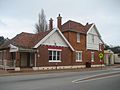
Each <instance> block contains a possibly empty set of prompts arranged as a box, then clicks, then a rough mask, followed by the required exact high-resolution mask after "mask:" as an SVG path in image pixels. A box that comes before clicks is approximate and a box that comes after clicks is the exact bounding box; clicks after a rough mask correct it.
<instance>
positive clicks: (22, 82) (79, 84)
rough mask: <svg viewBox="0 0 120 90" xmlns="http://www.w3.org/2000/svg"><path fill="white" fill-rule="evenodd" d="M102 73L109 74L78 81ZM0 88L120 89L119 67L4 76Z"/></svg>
mask: <svg viewBox="0 0 120 90" xmlns="http://www.w3.org/2000/svg"><path fill="white" fill-rule="evenodd" d="M111 73H117V74H113V75H112V74H111ZM103 74H111V75H108V76H104V77H103V76H102V77H99V78H94V79H89V80H85V81H80V80H82V79H83V78H88V77H93V76H100V75H103ZM0 90H120V69H119V68H118V69H111V70H98V71H85V72H62V73H50V74H36V75H35V74H34V75H17V76H4V77H0Z"/></svg>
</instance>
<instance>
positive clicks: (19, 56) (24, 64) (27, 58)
mask: <svg viewBox="0 0 120 90" xmlns="http://www.w3.org/2000/svg"><path fill="white" fill-rule="evenodd" d="M35 62H36V50H32V49H20V50H19V51H17V52H10V51H9V50H3V51H0V68H2V69H4V70H6V69H14V70H15V69H16V68H19V69H20V68H31V67H34V66H36V63H35Z"/></svg>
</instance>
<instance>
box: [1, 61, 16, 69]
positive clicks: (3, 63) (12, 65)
mask: <svg viewBox="0 0 120 90" xmlns="http://www.w3.org/2000/svg"><path fill="white" fill-rule="evenodd" d="M0 68H3V69H14V68H15V60H0Z"/></svg>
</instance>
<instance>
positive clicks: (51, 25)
mask: <svg viewBox="0 0 120 90" xmlns="http://www.w3.org/2000/svg"><path fill="white" fill-rule="evenodd" d="M49 30H53V19H52V18H50V20H49Z"/></svg>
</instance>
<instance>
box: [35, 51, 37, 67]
mask: <svg viewBox="0 0 120 90" xmlns="http://www.w3.org/2000/svg"><path fill="white" fill-rule="evenodd" d="M36 60H37V54H36V53H35V67H36V65H37V63H36Z"/></svg>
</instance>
